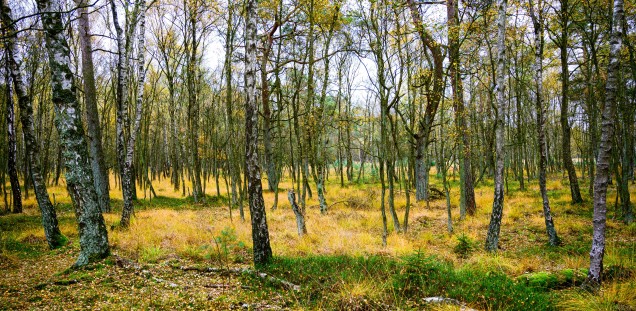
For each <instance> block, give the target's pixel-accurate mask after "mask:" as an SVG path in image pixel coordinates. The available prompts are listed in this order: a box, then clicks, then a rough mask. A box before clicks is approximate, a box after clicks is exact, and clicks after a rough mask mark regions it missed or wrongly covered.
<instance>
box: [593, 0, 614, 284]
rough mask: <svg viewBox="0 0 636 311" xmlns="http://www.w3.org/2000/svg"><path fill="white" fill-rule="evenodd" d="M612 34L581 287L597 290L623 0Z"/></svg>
mask: <svg viewBox="0 0 636 311" xmlns="http://www.w3.org/2000/svg"><path fill="white" fill-rule="evenodd" d="M612 16H613V18H612V20H613V23H612V34H611V38H610V53H609V63H608V65H607V82H606V84H605V107H604V108H603V114H602V117H601V118H602V121H601V122H602V123H601V142H600V147H599V152H598V158H597V161H596V175H595V176H594V215H593V221H592V225H593V233H592V249H591V250H590V269H589V272H588V274H587V279H586V281H585V284H584V287H587V288H591V289H598V288H599V287H600V284H601V281H602V277H603V256H604V255H605V223H606V220H607V184H608V182H609V176H610V172H609V169H610V159H611V157H612V137H613V135H614V122H615V121H614V120H615V116H616V101H617V90H618V74H619V72H618V71H619V69H620V51H621V47H622V43H623V27H622V23H623V18H624V11H623V0H614V9H613V14H612Z"/></svg>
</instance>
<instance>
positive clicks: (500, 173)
mask: <svg viewBox="0 0 636 311" xmlns="http://www.w3.org/2000/svg"><path fill="white" fill-rule="evenodd" d="M507 4H508V1H507V0H497V7H498V10H499V17H498V21H497V27H498V28H499V34H498V36H499V39H498V41H497V50H498V52H497V54H498V55H497V85H496V92H497V115H496V120H495V122H496V129H495V135H496V139H495V140H496V142H495V153H496V155H495V156H496V160H495V197H494V201H493V204H492V214H491V215H490V225H489V226H488V236H487V237H486V250H487V251H489V252H496V251H497V248H498V244H499V231H500V229H501V218H502V216H503V204H504V185H503V177H504V158H505V154H504V152H505V149H504V146H505V131H504V130H505V129H504V116H505V110H506V98H505V82H506V74H505V69H506V7H507Z"/></svg>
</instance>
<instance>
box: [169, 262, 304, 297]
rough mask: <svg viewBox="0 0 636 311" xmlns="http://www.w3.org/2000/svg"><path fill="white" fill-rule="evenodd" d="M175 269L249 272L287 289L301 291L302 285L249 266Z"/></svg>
mask: <svg viewBox="0 0 636 311" xmlns="http://www.w3.org/2000/svg"><path fill="white" fill-rule="evenodd" d="M172 268H174V269H180V270H183V271H198V272H204V273H222V274H223V273H227V274H234V275H243V274H249V275H251V276H255V277H257V278H260V279H263V280H267V281H270V282H272V283H277V284H280V285H281V286H282V287H283V288H285V289H287V290H293V291H296V292H297V291H300V285H296V284H294V283H291V282H289V281H286V280H283V279H280V278H277V277H275V276H271V275H269V274H267V273H265V272H259V271H254V270H252V269H249V268H217V267H193V266H190V267H181V266H172Z"/></svg>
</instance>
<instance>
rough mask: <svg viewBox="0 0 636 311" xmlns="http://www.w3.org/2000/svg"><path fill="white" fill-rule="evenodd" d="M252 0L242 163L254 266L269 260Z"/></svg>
mask: <svg viewBox="0 0 636 311" xmlns="http://www.w3.org/2000/svg"><path fill="white" fill-rule="evenodd" d="M256 6H257V1H256V0H247V2H246V5H245V8H246V15H245V89H246V90H245V134H246V135H245V160H246V161H245V164H246V178H247V185H248V186H247V187H248V190H247V191H248V195H249V203H250V216H251V220H252V242H253V251H254V265H255V266H262V265H266V264H267V263H269V262H270V261H271V259H272V248H271V247H270V244H269V230H268V228H267V215H266V212H265V202H264V201H263V186H262V184H261V168H260V166H259V158H258V103H257V101H256V81H255V78H256V67H257V63H256V18H257V16H256Z"/></svg>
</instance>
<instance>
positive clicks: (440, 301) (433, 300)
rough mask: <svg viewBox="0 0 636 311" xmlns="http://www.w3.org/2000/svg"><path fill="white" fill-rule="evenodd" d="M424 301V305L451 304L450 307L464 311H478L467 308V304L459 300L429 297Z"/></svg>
mask: <svg viewBox="0 0 636 311" xmlns="http://www.w3.org/2000/svg"><path fill="white" fill-rule="evenodd" d="M422 301H424V303H427V304H449V305H455V306H459V307H460V310H462V311H477V310H475V309H471V308H469V307H467V306H466V304H465V303H463V302H461V301H459V300H457V299H453V298H446V297H427V298H424V299H422Z"/></svg>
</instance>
